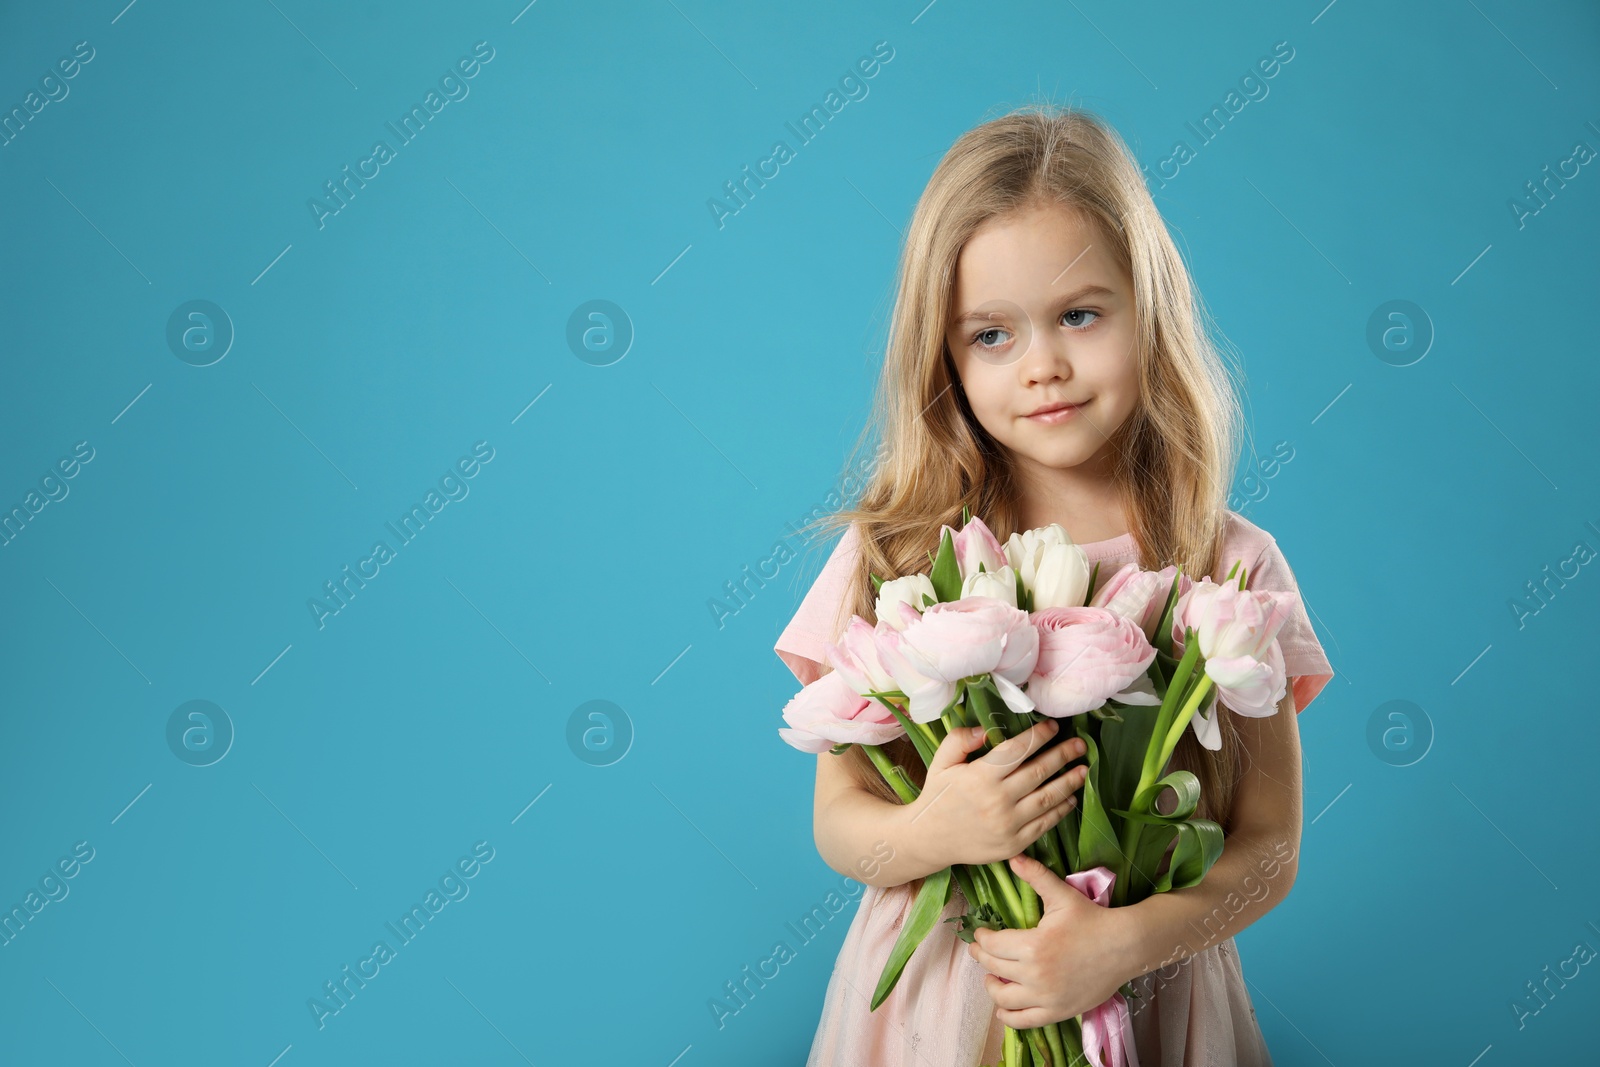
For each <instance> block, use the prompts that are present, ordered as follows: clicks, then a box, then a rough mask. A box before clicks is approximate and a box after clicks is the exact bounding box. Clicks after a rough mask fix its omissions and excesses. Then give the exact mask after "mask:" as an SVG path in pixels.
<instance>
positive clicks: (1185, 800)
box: [1113, 771, 1200, 824]
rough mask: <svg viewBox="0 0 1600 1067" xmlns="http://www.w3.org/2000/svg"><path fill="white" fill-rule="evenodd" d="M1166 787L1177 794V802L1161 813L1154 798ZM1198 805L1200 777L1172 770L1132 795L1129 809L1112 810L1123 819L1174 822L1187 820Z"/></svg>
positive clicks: (1187, 772) (1145, 821)
mask: <svg viewBox="0 0 1600 1067" xmlns="http://www.w3.org/2000/svg"><path fill="white" fill-rule="evenodd" d="M1168 789H1171V790H1172V791H1173V792H1174V793H1176V794H1177V795H1178V803H1177V806H1176V807H1174V808H1173V809H1172V810H1171V811H1169V812H1166V813H1165V814H1162V813H1161V812H1158V811H1157V810H1156V798H1157V797H1159V796H1161V794H1162V793H1164V792H1166V791H1167V790H1168ZM1199 806H1200V779H1198V778H1196V777H1195V776H1194V772H1192V771H1173V772H1172V773H1171V774H1169V775H1167V776H1166V777H1165V778H1157V779H1156V780H1155V781H1154V782H1152V783H1151V784H1150V787H1149V788H1148V789H1146V790H1145V791H1144V792H1143V793H1141V794H1140V795H1139V796H1136V797H1134V798H1133V803H1132V804H1131V805H1129V807H1130V808H1131V809H1132V810H1131V811H1115V809H1113V811H1115V814H1117V815H1120V816H1122V817H1123V818H1124V819H1133V820H1134V821H1136V822H1142V823H1167V824H1175V823H1180V822H1185V821H1187V820H1188V819H1189V817H1190V816H1192V815H1193V814H1194V813H1195V809H1196V808H1198V807H1199ZM1133 812H1138V814H1137V815H1135V814H1133Z"/></svg>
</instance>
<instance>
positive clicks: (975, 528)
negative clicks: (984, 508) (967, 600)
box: [939, 515, 1006, 581]
mask: <svg viewBox="0 0 1600 1067" xmlns="http://www.w3.org/2000/svg"><path fill="white" fill-rule="evenodd" d="M939 539H940V541H943V540H944V535H943V533H942V532H941V534H940V538H939ZM955 548H956V567H957V568H958V569H959V570H960V571H961V578H962V580H963V581H965V580H966V579H967V578H968V577H970V576H971V575H974V574H977V573H978V565H979V564H980V563H981V564H982V565H983V569H984V570H986V571H997V570H999V569H1000V568H1001V567H1004V566H1005V565H1006V550H1005V549H1004V548H1002V547H1001V545H1000V541H999V539H998V538H996V537H995V535H994V531H992V530H990V529H989V527H988V526H987V525H985V524H984V521H983V520H982V519H980V518H978V517H977V516H976V515H974V516H973V517H972V518H970V519H968V520H967V524H966V525H965V526H963V527H962V528H961V532H960V533H958V534H956V535H955Z"/></svg>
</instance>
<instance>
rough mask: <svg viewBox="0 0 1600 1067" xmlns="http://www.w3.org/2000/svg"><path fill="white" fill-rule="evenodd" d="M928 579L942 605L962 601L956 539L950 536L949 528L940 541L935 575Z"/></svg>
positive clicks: (934, 562)
mask: <svg viewBox="0 0 1600 1067" xmlns="http://www.w3.org/2000/svg"><path fill="white" fill-rule="evenodd" d="M928 577H929V578H930V579H932V581H933V591H934V594H935V595H936V596H938V598H939V601H940V603H944V604H948V603H949V602H950V601H952V600H960V599H961V568H960V566H959V565H957V563H956V539H955V538H954V537H951V536H950V528H949V527H948V526H947V527H945V530H944V536H943V537H941V538H940V540H939V554H938V555H937V556H935V557H934V560H933V573H932V574H930V575H929V576H928Z"/></svg>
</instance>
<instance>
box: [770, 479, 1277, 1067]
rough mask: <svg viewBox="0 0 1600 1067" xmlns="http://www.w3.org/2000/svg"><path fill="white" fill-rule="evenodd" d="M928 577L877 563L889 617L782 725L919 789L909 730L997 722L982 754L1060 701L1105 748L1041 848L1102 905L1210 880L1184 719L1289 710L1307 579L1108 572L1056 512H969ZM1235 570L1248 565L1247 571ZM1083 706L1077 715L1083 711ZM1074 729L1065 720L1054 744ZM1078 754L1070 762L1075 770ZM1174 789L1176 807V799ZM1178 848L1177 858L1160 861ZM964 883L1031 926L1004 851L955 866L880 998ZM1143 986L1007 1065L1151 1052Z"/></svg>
mask: <svg viewBox="0 0 1600 1067" xmlns="http://www.w3.org/2000/svg"><path fill="white" fill-rule="evenodd" d="M962 519H963V528H962V529H961V530H960V531H959V532H957V531H955V530H952V529H951V528H950V527H948V526H946V527H944V528H943V530H942V531H941V534H940V543H939V549H938V552H937V554H934V553H931V552H930V553H929V561H930V564H931V567H930V569H929V571H928V573H926V574H914V575H909V576H905V577H897V578H894V579H892V580H889V581H885V580H883V579H882V578H879V577H878V576H877V575H872V576H871V577H872V581H873V583H874V587H875V589H876V590H877V602H876V614H877V617H878V621H877V624H876V625H873V624H870V623H868V622H867V621H866V620H864V619H862V618H861V617H860V616H853V617H852V618H851V620H850V622H849V625H848V626H847V628H846V630H845V632H844V634H843V635H842V636H841V638H840V640H839V642H838V643H837V644H830V645H829V646H828V649H827V657H828V661H829V663H830V665H831V666H832V667H833V670H832V671H831V672H830V673H827V674H824V675H823V676H822V677H820V678H818V679H817V680H816V681H814V682H812V683H811V684H810V685H808V686H806V687H805V688H804V689H802V690H801V691H800V692H799V693H798V694H796V695H795V697H794V698H793V699H792V700H790V702H789V703H788V705H787V706H786V707H785V708H784V711H783V718H784V721H785V722H787V723H788V724H789V725H788V726H787V727H786V728H780V729H779V731H778V733H779V735H780V736H781V737H782V738H783V739H784V740H785V741H786V742H788V743H789V744H790V745H793V746H794V747H795V748H798V749H800V750H802V751H805V752H812V753H820V752H824V751H828V752H832V753H834V754H840V753H843V752H845V751H846V750H847V749H848V748H849V747H850V746H851V745H859V746H860V747H861V749H862V750H863V751H864V752H865V753H866V755H867V756H868V757H869V758H870V759H871V761H872V763H873V765H874V766H875V767H876V768H877V769H878V771H879V772H880V773H881V774H882V775H883V777H884V779H885V781H887V782H888V783H889V785H890V786H891V787H892V788H893V789H894V791H895V793H896V795H897V796H899V797H900V799H901V801H902V802H904V803H907V804H909V803H911V802H912V801H914V800H915V799H916V798H917V795H918V791H917V787H916V785H915V784H914V783H913V782H912V781H911V780H910V779H909V777H907V775H906V774H905V773H904V771H903V769H902V768H900V767H898V766H896V765H895V764H894V763H893V761H892V759H891V758H890V757H889V756H888V754H887V753H885V751H884V750H883V748H882V746H883V745H884V744H886V743H887V742H889V741H891V740H893V739H895V738H897V737H900V736H906V737H909V738H910V740H911V742H912V745H913V747H914V748H915V749H916V752H917V754H918V756H919V757H920V758H921V759H922V760H923V762H924V764H925V765H926V764H928V763H931V762H932V760H933V756H934V752H935V751H936V750H937V748H938V747H939V744H940V742H941V741H942V740H943V739H944V737H945V736H946V734H948V732H949V731H950V730H954V729H961V728H963V727H972V726H982V727H983V728H984V731H985V737H986V741H985V744H984V746H983V747H982V748H980V749H979V750H978V751H977V752H975V753H974V754H973V755H972V757H970V758H977V757H979V756H981V755H982V754H983V753H984V752H987V751H988V750H989V749H990V748H992V747H993V746H994V745H998V744H1000V743H1001V742H1002V741H1004V740H1005V739H1006V738H1009V737H1014V736H1016V735H1017V734H1019V733H1021V732H1022V731H1024V730H1027V729H1029V728H1030V727H1032V726H1033V725H1034V724H1035V723H1038V722H1042V721H1044V718H1045V716H1050V717H1053V718H1056V719H1059V720H1070V722H1071V726H1072V728H1073V730H1074V731H1075V734H1076V736H1078V737H1081V738H1083V740H1084V744H1085V747H1086V753H1085V755H1084V756H1083V757H1081V759H1082V760H1083V761H1085V762H1087V763H1088V766H1089V773H1088V777H1087V778H1086V779H1085V781H1084V784H1083V787H1082V791H1081V795H1080V796H1079V799H1078V803H1077V804H1076V805H1075V806H1074V807H1073V808H1072V809H1071V810H1070V811H1069V812H1068V813H1067V814H1066V815H1065V816H1064V817H1063V818H1062V819H1061V821H1060V822H1059V823H1058V824H1057V825H1056V826H1054V827H1053V828H1051V829H1050V830H1048V831H1046V832H1045V833H1044V835H1043V836H1041V837H1040V838H1039V839H1038V841H1036V842H1034V843H1033V844H1032V845H1030V846H1029V847H1028V848H1027V850H1026V852H1027V854H1028V855H1030V856H1032V857H1033V858H1034V859H1036V860H1038V861H1040V862H1041V863H1043V864H1045V865H1046V866H1047V867H1049V868H1050V869H1051V870H1052V871H1053V872H1055V874H1056V875H1057V876H1058V877H1060V878H1062V879H1064V880H1065V881H1067V882H1068V883H1069V884H1071V885H1072V886H1073V887H1074V888H1075V889H1077V890H1078V891H1079V892H1081V893H1083V894H1084V895H1085V896H1087V897H1089V898H1090V899H1092V900H1093V901H1094V902H1095V903H1096V904H1100V905H1102V906H1107V907H1118V906H1125V905H1128V904H1133V903H1137V902H1138V901H1140V900H1143V899H1145V898H1146V897H1148V896H1150V895H1151V894H1154V893H1162V892H1167V891H1169V890H1172V889H1182V888H1185V887H1188V886H1193V885H1197V884H1199V883H1200V882H1201V881H1202V880H1203V879H1204V878H1205V875H1206V872H1207V871H1208V870H1210V869H1211V867H1212V865H1213V864H1215V863H1216V861H1217V859H1218V858H1219V857H1220V856H1221V855H1222V847H1223V834H1222V828H1221V826H1219V825H1218V824H1217V823H1216V822H1213V821H1211V820H1207V819H1200V818H1196V817H1195V812H1196V810H1197V808H1198V805H1199V801H1200V783H1199V779H1198V778H1196V776H1195V775H1194V774H1193V773H1192V772H1189V771H1185V770H1179V771H1171V772H1170V773H1169V770H1168V763H1169V761H1170V759H1171V757H1172V753H1173V750H1174V749H1175V748H1176V746H1177V744H1178V741H1179V739H1180V738H1181V737H1182V736H1183V731H1184V730H1185V729H1189V728H1192V729H1193V730H1194V731H1195V733H1196V735H1197V737H1198V738H1199V740H1200V743H1201V744H1202V745H1203V746H1204V747H1206V748H1208V749H1213V750H1215V749H1217V748H1220V747H1221V744H1222V738H1221V732H1220V727H1219V725H1218V720H1217V714H1218V708H1217V701H1218V699H1219V698H1220V699H1222V700H1224V701H1226V703H1227V706H1228V708H1229V709H1231V710H1232V711H1234V712H1236V713H1238V714H1241V715H1250V716H1265V715H1271V714H1273V713H1274V712H1275V711H1276V710H1277V705H1278V702H1279V700H1281V699H1282V696H1283V693H1284V688H1285V684H1286V679H1285V676H1284V663H1283V656H1282V653H1281V651H1280V649H1279V647H1278V641H1277V635H1278V632H1279V630H1281V629H1282V627H1283V624H1284V623H1285V622H1286V621H1287V620H1288V617H1289V613H1290V611H1291V610H1292V609H1293V607H1294V604H1295V602H1296V601H1295V597H1296V595H1297V594H1294V593H1286V592H1252V591H1247V590H1246V589H1245V588H1244V586H1245V582H1246V575H1245V574H1244V573H1242V572H1241V571H1240V566H1239V564H1238V563H1235V564H1234V566H1233V568H1232V569H1231V570H1230V571H1229V572H1228V575H1227V577H1226V578H1225V579H1224V580H1223V581H1222V582H1221V583H1220V584H1219V583H1215V582H1212V581H1211V580H1210V579H1209V578H1203V579H1201V580H1199V581H1194V580H1192V579H1190V578H1189V577H1188V576H1187V575H1185V574H1183V573H1182V569H1181V568H1179V567H1176V566H1168V567H1166V568H1164V569H1163V570H1160V571H1145V570H1141V569H1140V568H1139V567H1137V566H1135V565H1133V564H1128V565H1126V566H1124V567H1122V568H1121V569H1119V570H1118V571H1116V572H1115V573H1114V574H1112V575H1111V576H1110V578H1108V579H1107V580H1106V581H1105V582H1103V583H1098V584H1097V581H1096V579H1097V578H1098V574H1099V565H1098V564H1096V565H1095V567H1094V568H1093V569H1092V570H1091V569H1090V567H1089V565H1088V560H1087V557H1086V556H1085V554H1084V552H1083V550H1082V549H1081V548H1079V547H1078V546H1077V545H1074V544H1073V543H1072V542H1071V541H1070V539H1069V538H1068V537H1067V534H1066V531H1065V530H1063V529H1062V528H1061V527H1060V526H1059V525H1055V524H1052V525H1050V526H1046V527H1043V528H1042V529H1036V530H1029V531H1027V532H1026V533H1023V534H1013V535H1012V536H1011V537H1010V539H1009V540H1008V541H1007V542H1006V543H1005V544H1004V545H1001V544H1000V542H999V541H998V539H996V538H995V536H994V534H993V533H992V532H991V531H990V530H989V528H988V527H987V526H986V525H984V523H983V521H982V520H981V519H977V518H974V517H972V516H971V515H970V513H969V512H968V511H967V510H966V509H963V514H962ZM1236 573H1237V581H1235V580H1234V578H1235V574H1236ZM1065 725H1066V723H1063V726H1065ZM1067 736H1068V734H1067V730H1066V729H1063V730H1061V731H1059V732H1058V733H1057V734H1056V736H1055V737H1054V738H1053V739H1052V741H1051V742H1048V743H1059V742H1060V741H1061V740H1064V739H1065V738H1066V737H1067ZM1077 762H1079V761H1077V760H1074V761H1072V763H1071V764H1069V765H1068V767H1066V768H1063V770H1062V771H1061V772H1060V773H1063V774H1064V773H1066V772H1067V771H1068V770H1070V769H1071V767H1072V766H1073V765H1076V763H1077ZM1169 792H1170V793H1171V794H1172V795H1173V796H1174V797H1175V802H1174V803H1172V804H1169V805H1167V806H1166V808H1165V810H1162V809H1161V808H1159V807H1158V806H1157V800H1158V798H1163V797H1165V796H1166V794H1168V793H1169ZM1169 850H1170V851H1171V853H1172V855H1171V862H1170V865H1169V866H1168V868H1167V869H1166V870H1164V871H1161V872H1160V873H1159V874H1158V873H1157V872H1158V871H1159V870H1160V868H1161V866H1162V861H1163V860H1164V859H1165V858H1166V856H1167V853H1168V852H1169ZM957 884H959V885H960V886H961V890H962V893H963V895H964V896H965V898H966V900H967V902H968V908H969V910H968V911H967V912H966V913H965V914H963V915H962V916H960V917H959V919H952V920H947V921H951V922H958V923H959V926H958V928H957V934H958V936H960V937H961V938H962V940H964V941H971V940H972V931H973V930H975V929H976V928H978V927H980V926H986V927H989V928H991V929H1004V928H1030V927H1034V926H1037V925H1038V923H1039V920H1040V917H1041V910H1040V904H1039V898H1038V895H1037V893H1035V891H1034V890H1033V887H1032V886H1030V885H1029V884H1028V883H1027V882H1026V881H1024V880H1021V879H1018V878H1014V877H1013V875H1012V873H1011V871H1010V869H1009V867H1008V866H1007V865H1006V864H1004V863H998V862H997V863H989V864H983V865H970V866H969V865H966V864H957V865H954V866H952V867H947V868H945V869H944V870H942V871H939V872H936V873H934V874H931V875H929V876H928V877H927V878H926V879H924V881H923V885H922V888H921V890H920V891H919V892H918V894H917V897H916V899H915V901H914V902H913V904H912V908H911V911H910V914H909V916H908V917H907V919H906V922H905V924H904V926H903V928H902V930H901V934H900V937H899V939H898V940H897V942H896V943H895V945H894V948H893V949H892V950H891V952H890V955H889V959H888V961H887V963H886V965H885V967H884V970H883V974H882V976H881V978H880V979H879V981H878V985H877V989H876V991H875V992H874V994H873V998H872V1008H873V1009H874V1010H875V1009H876V1008H877V1007H878V1006H879V1005H880V1004H882V1003H883V1001H884V999H885V998H886V997H888V995H889V993H890V992H891V991H892V990H893V989H894V986H895V983H896V982H897V981H898V980H899V977H900V974H901V973H902V971H903V970H904V969H905V966H906V963H907V961H908V960H910V958H911V956H912V954H913V953H914V952H915V951H916V948H917V946H918V945H919V944H920V943H921V942H922V940H923V939H924V938H925V937H926V936H927V934H928V932H929V931H930V930H932V929H933V925H934V923H935V921H936V920H937V918H938V916H939V914H940V913H941V912H942V911H943V910H944V907H945V905H946V904H948V903H949V899H950V894H951V892H952V891H953V888H954V886H955V885H957ZM1133 995H1136V994H1134V991H1133V989H1132V986H1131V983H1125V984H1124V985H1123V987H1122V989H1121V990H1120V991H1119V992H1117V993H1116V994H1114V995H1113V996H1112V997H1111V998H1110V999H1109V1000H1107V1001H1106V1002H1105V1003H1104V1004H1101V1005H1099V1006H1097V1007H1096V1008H1094V1009H1093V1010H1091V1011H1089V1012H1087V1013H1085V1014H1084V1015H1081V1016H1079V1017H1077V1018H1074V1019H1068V1020H1064V1021H1062V1022H1060V1023H1052V1024H1050V1025H1048V1026H1042V1027H1035V1028H1032V1029H1029V1030H1024V1031H1016V1030H1012V1029H1011V1028H1010V1027H1007V1028H1006V1031H1005V1059H1004V1067H1077V1065H1080V1064H1086V1065H1092V1067H1123V1064H1125V1063H1126V1064H1131V1065H1132V1067H1138V1059H1137V1056H1136V1055H1135V1052H1134V1049H1133V1042H1132V1032H1131V1027H1130V1024H1129V1012H1128V1007H1127V1000H1126V997H1128V996H1133Z"/></svg>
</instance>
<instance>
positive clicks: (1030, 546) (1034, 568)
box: [1005, 522, 1072, 590]
mask: <svg viewBox="0 0 1600 1067" xmlns="http://www.w3.org/2000/svg"><path fill="white" fill-rule="evenodd" d="M1070 544H1072V538H1070V537H1068V536H1067V531H1066V530H1064V529H1062V528H1061V524H1060V523H1057V522H1052V523H1051V524H1050V525H1049V526H1041V527H1039V528H1038V529H1037V530H1028V531H1026V532H1024V533H1020V534H1012V535H1011V536H1010V537H1009V538H1007V539H1006V545H1005V549H1006V561H1007V562H1008V563H1010V564H1011V567H1012V569H1013V570H1015V571H1016V572H1017V573H1018V574H1020V575H1022V584H1023V586H1024V587H1025V588H1027V589H1030V590H1031V589H1032V588H1033V584H1034V580H1035V578H1036V577H1037V575H1038V573H1039V557H1040V555H1041V554H1042V553H1043V552H1044V550H1045V549H1047V548H1049V547H1050V546H1052V545H1070Z"/></svg>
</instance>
